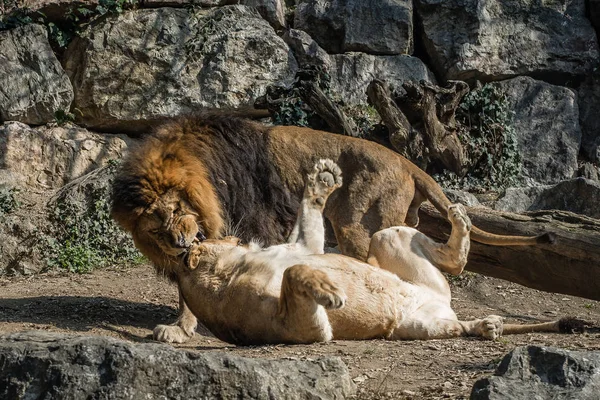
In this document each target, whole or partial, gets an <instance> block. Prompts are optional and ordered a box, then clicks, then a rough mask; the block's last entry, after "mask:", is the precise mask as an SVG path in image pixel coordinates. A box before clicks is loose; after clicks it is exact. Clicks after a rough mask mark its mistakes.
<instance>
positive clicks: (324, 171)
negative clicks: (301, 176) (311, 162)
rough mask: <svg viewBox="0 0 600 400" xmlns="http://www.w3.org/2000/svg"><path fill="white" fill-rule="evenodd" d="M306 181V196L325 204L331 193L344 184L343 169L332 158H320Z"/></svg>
mask: <svg viewBox="0 0 600 400" xmlns="http://www.w3.org/2000/svg"><path fill="white" fill-rule="evenodd" d="M306 181H307V183H306V194H305V196H306V197H308V198H310V199H311V200H312V201H313V202H315V203H316V204H318V205H319V206H324V205H325V202H326V200H327V198H328V197H329V195H330V194H331V193H332V192H333V191H334V190H335V189H337V188H339V187H340V186H342V170H341V169H340V167H338V165H337V164H336V163H334V162H333V161H332V160H329V159H325V160H319V161H318V162H317V163H316V164H315V166H314V168H313V171H312V172H311V173H310V174H308V176H307V180H306Z"/></svg>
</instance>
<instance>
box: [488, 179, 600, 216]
mask: <svg viewBox="0 0 600 400" xmlns="http://www.w3.org/2000/svg"><path fill="white" fill-rule="evenodd" d="M494 208H496V209H497V210H502V211H510V212H522V211H534V210H563V211H571V212H574V213H577V214H584V215H587V216H589V217H592V218H600V183H599V182H596V181H593V180H590V179H585V178H577V179H571V180H568V181H564V182H560V183H558V184H556V185H552V186H537V187H527V188H509V189H507V190H506V193H505V195H504V196H503V197H502V198H501V199H499V200H498V202H497V203H496V205H495V207H494Z"/></svg>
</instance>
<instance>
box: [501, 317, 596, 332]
mask: <svg viewBox="0 0 600 400" xmlns="http://www.w3.org/2000/svg"><path fill="white" fill-rule="evenodd" d="M592 327H593V326H592V324H591V323H590V322H587V321H584V320H581V319H578V318H572V317H565V318H561V319H559V320H557V321H550V322H542V323H539V324H525V325H520V324H504V326H503V328H502V334H503V335H515V334H519V333H532V332H556V333H582V332H585V331H586V330H587V329H590V328H592Z"/></svg>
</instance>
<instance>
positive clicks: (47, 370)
mask: <svg viewBox="0 0 600 400" xmlns="http://www.w3.org/2000/svg"><path fill="white" fill-rule="evenodd" d="M353 392H354V385H353V383H352V381H351V379H350V375H349V373H348V369H347V367H346V365H344V363H343V362H342V361H341V360H340V359H339V358H317V359H315V360H313V361H300V360H264V359H253V358H243V357H238V356H232V355H229V354H225V353H218V352H205V353H192V352H188V351H182V350H176V349H173V348H172V347H171V346H168V345H165V344H157V343H151V344H137V345H136V344H132V343H130V342H125V341H122V340H117V339H112V338H106V337H104V338H103V337H85V336H68V335H63V334H56V333H54V334H51V333H42V332H29V333H16V334H10V335H4V336H0V397H1V398H4V399H15V400H17V399H29V398H38V397H39V396H42V397H44V398H52V399H80V398H102V399H149V398H157V399H158V398H161V399H162V398H164V399H283V398H285V399H343V398H347V397H349V396H350V395H352V394H353Z"/></svg>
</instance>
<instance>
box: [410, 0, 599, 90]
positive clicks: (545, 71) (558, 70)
mask: <svg viewBox="0 0 600 400" xmlns="http://www.w3.org/2000/svg"><path fill="white" fill-rule="evenodd" d="M415 13H416V14H417V15H418V16H419V18H420V20H422V32H421V33H420V36H421V37H422V39H423V42H424V47H425V49H426V52H427V54H428V55H429V57H430V58H431V62H432V68H433V69H434V71H436V73H438V74H439V75H440V76H442V77H444V78H446V79H461V80H474V79H479V80H482V81H489V80H498V79H504V78H507V77H512V76H515V75H532V76H539V77H544V78H547V79H550V80H553V81H557V82H564V81H567V80H571V79H574V78H575V79H580V78H582V77H583V76H585V75H586V73H588V72H589V71H591V70H592V68H593V67H594V66H595V65H597V63H598V58H599V50H598V43H597V40H596V33H595V32H594V29H593V28H592V26H591V24H590V21H589V20H588V19H587V18H586V17H585V0H574V1H552V2H548V1H543V2H539V1H533V2H532V1H528V0H490V1H479V0H446V1H439V0H417V1H416V2H415ZM418 36H419V34H418Z"/></svg>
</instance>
